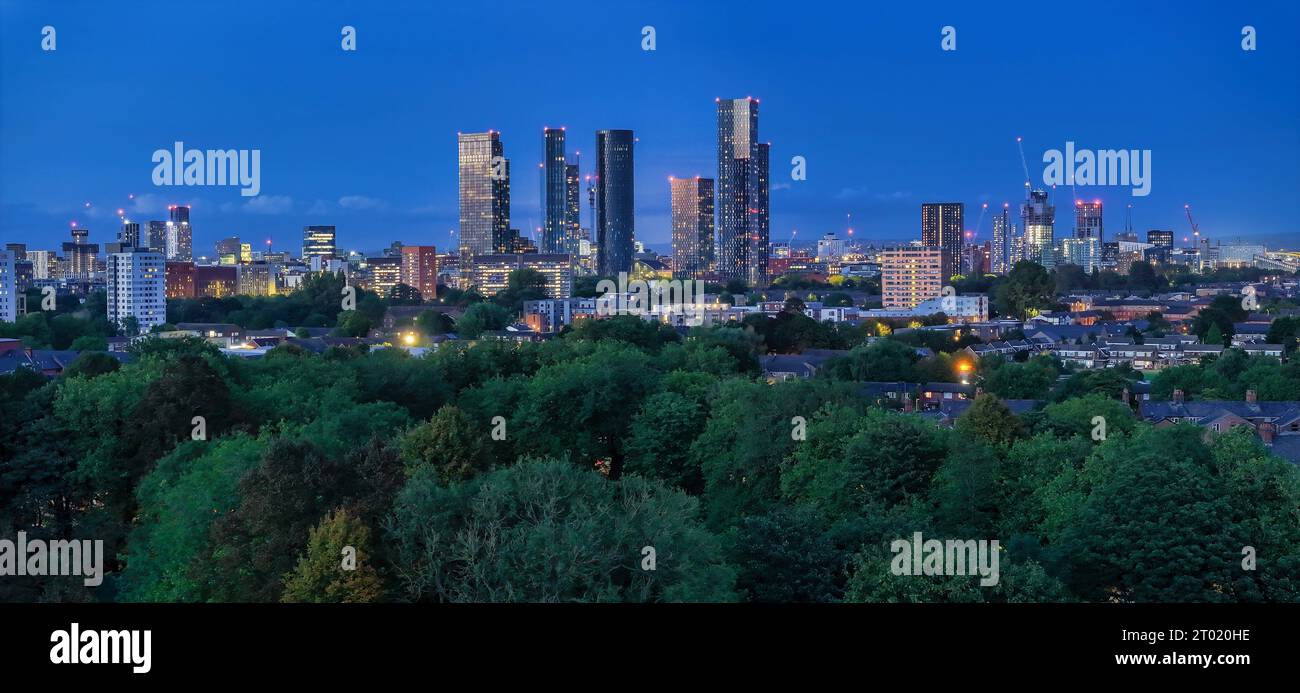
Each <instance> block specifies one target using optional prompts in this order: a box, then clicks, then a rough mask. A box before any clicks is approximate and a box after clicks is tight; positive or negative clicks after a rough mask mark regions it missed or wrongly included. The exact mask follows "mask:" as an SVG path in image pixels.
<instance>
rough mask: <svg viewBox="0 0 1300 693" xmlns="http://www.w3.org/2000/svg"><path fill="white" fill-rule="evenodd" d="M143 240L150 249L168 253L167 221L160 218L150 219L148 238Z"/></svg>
mask: <svg viewBox="0 0 1300 693" xmlns="http://www.w3.org/2000/svg"><path fill="white" fill-rule="evenodd" d="M143 240H144V245H145V246H147V247H148V248H149V250H152V251H153V252H155V253H163V254H166V252H167V222H165V221H158V220H154V221H150V222H149V228H148V231H147V232H146V238H144V239H143Z"/></svg>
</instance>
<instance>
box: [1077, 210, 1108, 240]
mask: <svg viewBox="0 0 1300 693" xmlns="http://www.w3.org/2000/svg"><path fill="white" fill-rule="evenodd" d="M1074 237H1075V238H1095V239H1097V241H1098V242H1101V241H1103V240H1105V239H1104V238H1103V237H1102V226H1101V200H1094V201H1092V202H1084V201H1083V200H1075V202H1074Z"/></svg>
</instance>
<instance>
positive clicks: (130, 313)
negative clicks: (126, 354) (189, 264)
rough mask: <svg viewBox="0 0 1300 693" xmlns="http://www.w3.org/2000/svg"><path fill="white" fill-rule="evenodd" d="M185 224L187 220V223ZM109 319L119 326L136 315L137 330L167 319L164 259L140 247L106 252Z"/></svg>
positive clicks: (148, 327) (147, 329)
mask: <svg viewBox="0 0 1300 693" xmlns="http://www.w3.org/2000/svg"><path fill="white" fill-rule="evenodd" d="M187 225H188V223H187ZM107 270H108V272H107V273H108V295H107V298H108V321H109V322H111V323H113V324H114V325H117V326H118V327H122V326H123V325H124V323H125V321H126V319H127V318H135V322H136V327H137V329H138V331H139V332H141V333H145V332H148V331H149V330H150V329H151V328H153V327H154V326H155V325H161V324H163V323H164V322H166V321H167V297H166V291H167V284H166V274H165V271H166V269H165V260H164V259H163V256H162V254H161V253H155V252H153V251H149V250H142V249H139V248H134V249H123V251H122V252H118V253H110V254H109V255H108V263H107Z"/></svg>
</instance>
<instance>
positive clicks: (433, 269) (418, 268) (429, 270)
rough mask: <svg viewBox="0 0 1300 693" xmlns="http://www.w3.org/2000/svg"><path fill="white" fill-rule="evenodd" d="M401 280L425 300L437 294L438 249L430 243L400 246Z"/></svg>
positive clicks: (431, 298) (433, 297) (430, 299)
mask: <svg viewBox="0 0 1300 693" xmlns="http://www.w3.org/2000/svg"><path fill="white" fill-rule="evenodd" d="M401 257H402V271H401V282H402V283H403V284H405V285H407V286H409V287H412V288H414V289H415V290H416V291H419V292H420V295H421V296H422V297H424V300H426V301H432V300H433V299H435V298H437V296H438V249H437V248H435V247H434V246H431V245H404V246H402V255H401Z"/></svg>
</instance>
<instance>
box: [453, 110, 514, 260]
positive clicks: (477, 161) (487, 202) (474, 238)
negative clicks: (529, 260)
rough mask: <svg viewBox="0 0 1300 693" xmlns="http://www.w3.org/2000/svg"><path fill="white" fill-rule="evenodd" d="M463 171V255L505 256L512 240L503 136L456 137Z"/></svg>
mask: <svg viewBox="0 0 1300 693" xmlns="http://www.w3.org/2000/svg"><path fill="white" fill-rule="evenodd" d="M457 144H458V164H459V170H460V178H459V181H460V244H459V249H460V254H461V257H462V258H464V259H465V260H466V261H467V260H468V259H469V258H471V257H473V256H475V255H489V254H493V253H502V252H505V251H506V250H507V248H506V246H507V244H508V243H509V238H510V160H509V159H506V158H505V147H504V146H503V145H502V144H501V133H499V132H496V131H495V130H489V131H487V132H474V133H461V134H458V135H457Z"/></svg>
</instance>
